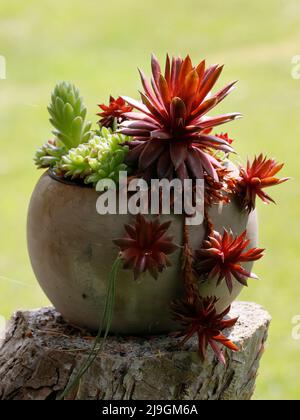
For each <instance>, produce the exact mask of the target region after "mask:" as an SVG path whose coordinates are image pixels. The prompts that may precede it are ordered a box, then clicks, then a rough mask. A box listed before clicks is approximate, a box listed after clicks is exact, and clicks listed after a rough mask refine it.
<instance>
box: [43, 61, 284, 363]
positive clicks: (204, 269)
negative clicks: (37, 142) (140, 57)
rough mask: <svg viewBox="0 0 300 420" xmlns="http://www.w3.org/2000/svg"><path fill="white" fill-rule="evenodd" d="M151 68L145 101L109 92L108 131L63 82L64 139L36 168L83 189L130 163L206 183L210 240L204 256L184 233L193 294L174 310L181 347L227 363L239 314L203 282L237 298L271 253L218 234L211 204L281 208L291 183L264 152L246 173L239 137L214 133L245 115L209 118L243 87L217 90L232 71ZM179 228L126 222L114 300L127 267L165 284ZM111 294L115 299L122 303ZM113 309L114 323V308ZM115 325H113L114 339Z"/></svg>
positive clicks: (54, 118)
mask: <svg viewBox="0 0 300 420" xmlns="http://www.w3.org/2000/svg"><path fill="white" fill-rule="evenodd" d="M151 67H152V77H151V80H150V81H148V79H147V78H146V76H145V75H144V73H143V72H142V71H140V77H141V82H142V86H143V91H142V92H141V101H137V100H135V99H132V98H130V97H127V96H119V97H118V98H117V99H115V98H114V97H112V96H110V99H109V104H108V105H105V104H101V105H99V107H100V109H101V112H99V113H98V114H97V115H98V116H100V117H101V118H100V120H99V121H98V123H99V125H100V126H101V130H99V129H98V130H92V129H91V123H90V122H88V121H86V113H87V110H86V106H85V105H84V103H83V99H82V98H81V96H80V94H79V91H78V89H77V88H75V86H73V85H71V84H70V83H66V82H62V83H59V84H58V85H57V86H56V88H55V89H54V92H53V94H52V97H51V103H50V106H49V108H48V109H49V113H50V121H51V124H52V125H53V126H54V131H53V133H54V136H55V138H54V139H53V141H50V142H48V143H46V144H45V145H44V146H43V147H42V148H40V149H39V150H38V151H37V153H36V158H35V162H36V165H37V166H38V167H43V168H45V167H47V168H48V167H49V168H50V169H51V170H52V171H53V172H55V173H56V175H57V176H63V177H65V178H69V179H73V178H75V177H79V179H80V181H82V182H83V183H90V182H92V183H93V184H95V183H96V182H97V181H98V180H99V179H102V178H103V177H110V178H111V179H116V178H118V175H119V172H120V171H121V170H123V169H124V168H128V167H130V171H131V172H130V173H131V175H132V176H133V177H136V178H144V179H146V180H147V181H149V180H151V179H153V178H155V179H157V178H158V179H163V178H167V179H169V180H170V179H173V178H179V179H180V180H181V181H183V180H186V179H192V180H193V181H195V180H196V179H204V181H205V182H204V193H205V196H204V197H205V200H204V205H205V222H206V226H207V227H208V229H207V235H206V238H205V240H204V241H203V243H202V245H201V247H200V249H198V250H196V251H195V250H192V248H191V244H190V241H189V237H188V234H187V230H185V231H184V234H183V244H182V247H179V248H181V253H182V255H183V267H182V277H183V281H184V287H185V296H184V297H183V298H182V299H181V300H180V301H176V302H173V304H172V311H173V315H174V317H175V319H176V320H177V321H179V322H180V323H181V325H182V331H181V332H180V334H179V335H181V336H183V337H184V338H183V340H182V343H185V342H187V341H188V340H189V339H190V338H192V336H194V335H196V336H197V337H198V343H199V353H200V356H201V357H202V358H203V359H204V358H205V355H206V351H207V348H208V346H210V347H211V348H212V349H213V351H214V352H215V354H216V356H217V358H218V359H219V360H220V361H221V362H222V363H224V362H225V358H224V355H223V353H222V351H221V349H220V347H219V346H220V345H223V346H225V347H227V348H229V349H230V350H233V351H238V348H237V346H236V345H235V344H234V343H232V342H231V341H230V340H229V339H228V338H226V336H225V335H224V333H223V331H224V330H225V329H227V328H231V327H233V326H234V324H235V323H236V322H237V318H234V319H227V315H228V313H229V310H230V308H227V309H226V311H224V312H222V313H218V312H217V310H216V303H217V299H216V298H215V297H210V298H206V299H203V298H201V296H200V294H199V288H198V281H199V280H204V281H211V280H212V279H216V280H217V284H220V283H221V282H226V285H227V287H228V290H229V291H230V292H232V289H233V283H234V281H237V282H239V283H241V284H242V285H243V286H247V279H248V278H256V275H255V274H254V273H252V272H251V271H249V270H247V269H246V268H245V263H247V262H252V261H256V260H258V259H260V258H261V257H262V255H263V251H264V250H263V249H261V248H256V247H254V248H250V247H249V245H250V241H249V239H248V238H247V232H246V231H245V232H243V233H241V234H239V235H234V234H233V233H232V232H229V231H227V230H224V231H223V232H217V231H216V230H215V227H214V226H213V225H212V224H211V221H210V220H209V215H208V214H209V212H208V208H209V207H210V206H212V205H213V204H227V203H228V202H230V200H232V199H234V198H236V197H237V198H238V199H239V202H240V209H241V212H242V211H244V210H245V211H247V212H249V213H250V212H252V211H253V210H254V209H255V205H256V197H257V196H258V197H259V198H260V199H262V200H263V202H264V203H270V202H274V200H273V199H272V198H271V197H270V196H269V195H268V194H267V193H266V192H265V188H267V187H270V186H274V185H278V184H281V183H283V182H285V181H287V180H288V178H278V177H277V174H278V172H279V171H280V170H281V168H282V167H283V164H278V163H277V162H276V161H275V160H274V159H268V158H267V157H264V156H263V155H262V154H260V155H259V156H257V157H255V158H254V160H253V162H250V161H249V160H248V162H247V165H246V167H245V168H244V167H242V166H241V167H240V168H239V170H237V168H234V165H232V164H230V163H229V154H230V153H232V152H234V149H233V147H232V144H233V139H232V138H231V135H230V134H228V133H220V134H217V133H214V132H215V129H216V127H218V126H220V125H222V124H224V123H227V122H230V121H233V120H235V119H237V118H239V117H240V116H241V114H240V113H238V112H232V113H226V114H221V115H214V116H211V115H208V114H209V113H210V112H211V111H212V110H213V109H214V108H215V107H216V106H217V105H218V104H219V103H220V102H222V101H223V100H224V99H225V98H226V97H227V96H228V95H229V93H231V92H232V90H233V89H234V87H235V83H236V82H235V81H233V82H231V83H229V84H227V85H226V86H225V87H223V88H221V89H219V90H216V92H215V93H212V90H213V89H214V87H215V85H216V83H217V81H218V79H219V77H220V75H221V73H222V70H223V66H220V65H218V64H215V65H212V66H207V65H206V62H205V61H204V60H202V61H200V62H199V63H198V64H197V65H193V63H192V61H191V59H190V57H189V55H187V56H186V57H185V58H184V59H182V58H181V57H172V59H171V58H170V57H169V55H167V57H166V62H165V68H164V69H163V70H162V69H161V66H160V64H159V62H158V60H157V58H156V57H155V56H152V60H151ZM105 127H107V128H108V129H107V128H105ZM105 133H106V134H107V135H105ZM125 135H126V136H129V137H128V138H127V137H125ZM108 137H109V139H108ZM108 140H109V141H108ZM234 144H235V143H234ZM121 150H122V151H121ZM232 166H233V168H232ZM235 170H236V171H235ZM193 185H195V182H193ZM183 219H184V218H183ZM170 223H171V222H165V223H161V222H160V220H159V218H149V217H147V218H146V217H144V216H142V215H137V216H136V218H135V220H134V222H133V223H132V224H130V225H125V234H124V236H123V237H121V238H118V239H115V240H114V243H115V244H116V245H117V246H118V247H119V256H118V258H117V260H116V263H115V265H114V267H113V269H112V275H111V279H112V281H111V283H110V284H111V289H110V290H111V293H110V295H111V296H113V295H114V292H115V281H116V276H117V272H118V270H119V268H120V267H123V268H124V269H130V270H132V271H133V273H134V278H135V279H138V278H139V277H140V276H141V275H142V273H145V272H149V273H150V275H151V276H152V277H153V278H155V279H157V278H158V276H159V274H160V273H161V272H163V271H164V270H165V269H167V267H168V266H169V265H170V264H171V263H170V260H169V258H168V256H169V255H170V254H172V253H173V252H175V250H176V249H177V248H178V246H177V245H176V244H175V243H174V240H173V237H171V236H169V235H168V233H167V231H168V229H169V227H170ZM180 245H181V244H180ZM110 298H111V301H113V299H114V297H110ZM108 307H109V309H110V311H111V312H109V317H108V318H109V319H111V317H112V307H113V305H112V304H110V305H108ZM109 325H110V324H109V322H107V325H106V333H108V330H109ZM99 337H100V335H99Z"/></svg>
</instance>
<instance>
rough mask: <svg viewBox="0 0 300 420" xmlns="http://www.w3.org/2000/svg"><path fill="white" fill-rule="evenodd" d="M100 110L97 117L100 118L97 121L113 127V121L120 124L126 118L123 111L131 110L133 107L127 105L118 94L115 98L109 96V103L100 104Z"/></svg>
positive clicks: (104, 125) (101, 124)
mask: <svg viewBox="0 0 300 420" xmlns="http://www.w3.org/2000/svg"><path fill="white" fill-rule="evenodd" d="M99 107H100V108H101V110H102V112H100V113H99V114H97V115H99V117H101V119H100V120H99V121H98V123H99V124H100V126H102V127H109V128H114V123H115V121H116V122H117V124H120V123H121V122H122V121H125V120H126V117H125V113H126V112H130V111H132V110H133V107H132V106H130V105H127V104H126V102H125V101H124V99H122V98H121V97H120V96H119V97H118V98H117V99H115V98H114V97H113V96H110V98H109V105H105V104H100V105H99Z"/></svg>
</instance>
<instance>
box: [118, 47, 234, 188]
mask: <svg viewBox="0 0 300 420" xmlns="http://www.w3.org/2000/svg"><path fill="white" fill-rule="evenodd" d="M222 69H223V66H219V65H213V66H211V67H208V68H207V67H206V64H205V61H204V60H203V61H201V62H200V63H199V64H198V65H197V66H193V64H192V62H191V59H190V57H189V56H187V57H186V58H185V59H184V60H183V59H182V58H180V57H173V59H172V60H170V58H169V56H168V55H167V59H166V65H165V71H164V74H162V71H161V68H160V65H159V63H158V61H157V59H156V58H155V57H154V56H152V79H151V84H150V83H149V82H148V80H147V79H146V77H145V76H144V74H143V72H141V71H140V75H141V80H142V84H143V88H144V92H143V93H141V98H142V102H139V101H136V100H134V99H131V98H128V97H125V96H123V99H124V100H126V102H127V103H128V104H129V105H131V106H133V107H134V108H136V109H137V110H138V111H140V112H129V113H126V114H125V115H126V118H127V119H128V120H127V121H125V122H124V123H122V125H121V127H122V128H121V132H122V133H123V134H126V135H129V136H133V137H134V139H133V141H131V142H130V143H129V144H128V145H129V149H130V151H129V153H128V155H127V158H126V159H127V163H128V164H129V165H132V166H134V167H135V168H136V173H137V176H142V177H144V178H146V179H150V178H159V179H161V178H172V177H178V178H180V179H182V180H183V179H187V178H199V179H202V178H203V173H204V172H205V173H207V174H208V175H210V176H211V177H213V178H214V179H215V180H216V181H218V174H217V171H216V168H218V167H219V166H220V164H219V162H218V160H217V159H216V158H215V157H214V156H213V154H212V152H211V151H212V150H213V151H215V150H220V151H223V152H226V153H229V152H232V151H233V149H232V147H231V145H230V144H229V141H228V139H223V138H221V137H220V136H214V135H211V134H209V131H210V129H212V128H213V127H215V126H218V125H220V124H223V123H226V122H228V121H232V120H234V119H236V118H238V117H240V114H239V113H230V114H223V115H218V116H214V117H209V116H207V115H206V114H207V113H208V112H209V111H210V110H211V109H212V108H214V107H215V106H216V105H217V104H219V103H220V102H221V101H222V100H223V99H224V98H225V97H226V96H227V95H228V94H229V93H230V92H231V91H232V89H233V87H234V84H235V82H232V83H230V84H228V85H227V86H225V87H224V88H223V89H221V90H219V91H218V92H217V93H215V94H214V95H212V96H210V97H209V93H210V91H211V89H212V88H213V86H214V85H215V83H216V82H217V80H218V78H219V76H220V74H221V72H222Z"/></svg>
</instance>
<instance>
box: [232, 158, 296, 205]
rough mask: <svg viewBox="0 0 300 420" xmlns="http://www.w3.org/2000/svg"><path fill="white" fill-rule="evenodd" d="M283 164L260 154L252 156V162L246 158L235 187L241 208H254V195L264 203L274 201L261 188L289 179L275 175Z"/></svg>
mask: <svg viewBox="0 0 300 420" xmlns="http://www.w3.org/2000/svg"><path fill="white" fill-rule="evenodd" d="M283 165H284V164H283V163H277V162H276V161H275V160H274V159H267V158H266V157H264V156H263V155H262V154H260V155H259V156H258V157H255V158H254V161H253V162H252V163H251V162H250V161H249V160H248V161H247V167H246V168H243V167H241V168H240V176H239V179H238V181H237V187H236V189H237V193H238V195H239V197H240V199H241V203H242V206H243V208H245V209H246V210H247V211H248V212H251V211H252V210H253V209H254V208H255V202H256V196H258V197H259V198H261V199H262V201H263V202H264V203H266V204H269V203H270V202H272V203H275V201H274V200H273V199H272V198H271V197H270V196H269V195H268V194H266V193H265V192H264V191H263V190H264V188H267V187H272V186H273V185H279V184H282V183H283V182H285V181H287V180H288V179H290V178H276V177H275V175H276V174H277V173H278V172H279V171H280V170H281V168H282V167H283Z"/></svg>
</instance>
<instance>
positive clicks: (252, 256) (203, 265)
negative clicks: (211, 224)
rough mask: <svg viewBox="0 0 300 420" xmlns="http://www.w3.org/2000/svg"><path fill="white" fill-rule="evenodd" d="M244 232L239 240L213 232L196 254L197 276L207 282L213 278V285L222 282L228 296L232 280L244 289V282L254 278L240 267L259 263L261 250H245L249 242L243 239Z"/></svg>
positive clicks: (231, 287)
mask: <svg viewBox="0 0 300 420" xmlns="http://www.w3.org/2000/svg"><path fill="white" fill-rule="evenodd" d="M246 234H247V232H246V231H244V232H243V233H242V234H241V235H239V236H234V235H233V234H232V233H230V232H228V231H227V230H225V229H224V233H223V235H221V234H220V233H219V232H216V231H214V232H213V235H212V236H209V237H208V239H207V240H205V241H203V245H202V248H201V249H200V250H198V251H196V261H195V267H196V270H197V272H198V274H199V275H206V276H207V280H210V279H212V278H214V277H217V279H218V280H217V283H218V284H220V283H221V281H223V280H224V279H225V281H226V284H227V287H228V290H229V291H230V293H231V292H232V289H233V280H234V279H235V280H237V281H238V282H239V283H241V284H242V285H243V286H247V285H248V283H247V279H248V278H255V279H257V278H258V277H257V276H256V275H255V274H254V273H252V272H250V271H247V270H246V269H245V268H243V267H242V265H241V263H244V262H248V261H256V260H259V259H260V258H261V257H262V256H263V251H264V249H262V248H251V249H248V250H246V248H247V247H248V245H249V243H250V241H249V240H248V239H246Z"/></svg>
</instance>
